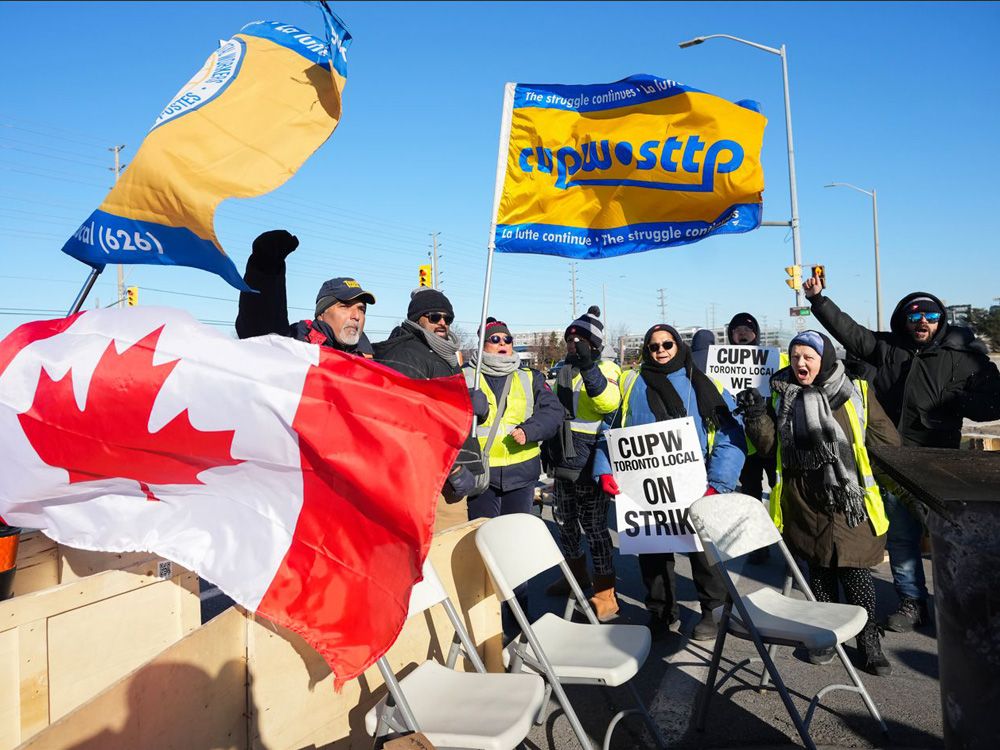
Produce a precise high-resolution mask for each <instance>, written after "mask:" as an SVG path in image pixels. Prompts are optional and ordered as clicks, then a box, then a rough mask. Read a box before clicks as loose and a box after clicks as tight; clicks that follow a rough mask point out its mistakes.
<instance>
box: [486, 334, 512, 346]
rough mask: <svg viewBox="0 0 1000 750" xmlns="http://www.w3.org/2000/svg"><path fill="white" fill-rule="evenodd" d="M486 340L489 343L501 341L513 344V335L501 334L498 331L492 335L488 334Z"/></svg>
mask: <svg viewBox="0 0 1000 750" xmlns="http://www.w3.org/2000/svg"><path fill="white" fill-rule="evenodd" d="M486 340H487V341H489V342H490V343H491V344H499V343H500V342H501V341H502V342H503V343H505V344H513V343H514V337H513V336H501V335H500V334H498V333H494V334H493V335H492V336H490V337H489V338H488V339H486Z"/></svg>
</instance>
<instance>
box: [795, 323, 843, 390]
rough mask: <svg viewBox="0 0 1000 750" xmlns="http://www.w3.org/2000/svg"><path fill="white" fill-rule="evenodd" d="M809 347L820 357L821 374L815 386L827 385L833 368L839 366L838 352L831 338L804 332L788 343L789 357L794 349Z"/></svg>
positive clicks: (812, 332)
mask: <svg viewBox="0 0 1000 750" xmlns="http://www.w3.org/2000/svg"><path fill="white" fill-rule="evenodd" d="M794 346H808V347H810V348H811V349H813V350H815V351H816V353H817V354H819V357H820V366H819V373H818V374H817V375H816V380H815V382H814V383H813V385H820V384H821V383H825V382H826V380H827V378H829V377H830V375H831V374H833V368H834V367H836V366H837V352H836V350H835V349H834V347H833V342H832V341H830V338H829V337H828V336H826V335H824V334H822V333H820V332H819V331H802V333H799V334H796V336H795V337H794V338H793V339H792V340H791V341H789V342H788V355H789V357H791V354H792V347H794Z"/></svg>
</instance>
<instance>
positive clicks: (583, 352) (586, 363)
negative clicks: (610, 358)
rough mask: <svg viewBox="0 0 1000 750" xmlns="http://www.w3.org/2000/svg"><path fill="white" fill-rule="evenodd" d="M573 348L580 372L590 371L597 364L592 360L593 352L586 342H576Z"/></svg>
mask: <svg viewBox="0 0 1000 750" xmlns="http://www.w3.org/2000/svg"><path fill="white" fill-rule="evenodd" d="M573 348H574V349H576V356H577V357H578V358H579V360H578V362H577V364H578V366H579V368H580V372H584V371H586V370H590V369H592V368H593V367H594V365H596V364H597V362H596V361H595V360H594V350H593V349H591V348H590V344H589V343H587V342H586V341H577V342H575V343H574V344H573Z"/></svg>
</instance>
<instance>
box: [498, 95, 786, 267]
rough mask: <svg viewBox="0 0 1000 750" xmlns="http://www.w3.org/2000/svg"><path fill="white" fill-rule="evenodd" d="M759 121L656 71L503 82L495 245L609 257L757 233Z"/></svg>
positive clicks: (751, 109)
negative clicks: (566, 81) (582, 81)
mask: <svg viewBox="0 0 1000 750" xmlns="http://www.w3.org/2000/svg"><path fill="white" fill-rule="evenodd" d="M766 123H767V120H766V118H765V117H764V116H763V115H761V114H760V112H759V109H758V107H757V105H756V103H754V102H749V101H744V102H738V103H735V104H734V103H732V102H728V101H726V100H724V99H720V98H719V97H717V96H713V95H712V94H707V93H705V92H702V91H698V90H697V89H694V88H691V87H689V86H684V85H682V84H679V83H677V82H676V81H671V80H667V79H664V78H658V77H656V76H648V75H637V76H631V77H629V78H626V79H623V80H621V81H617V82H615V83H609V84H592V85H558V84H555V85H537V84H520V83H519V84H507V89H506V95H505V100H504V120H503V125H502V133H501V148H500V154H499V159H498V164H497V192H496V195H495V204H496V207H497V215H496V231H495V234H494V244H495V248H496V251H497V252H505V253H542V254H547V255H558V256H562V257H569V258H579V259H588V258H607V257H612V256H616V255H625V254H628V253H638V252H643V251H646V250H653V249H656V248H662V247H669V246H672V245H683V244H687V243H691V242H696V241H698V240H701V239H704V238H705V237H709V236H711V235H715V234H723V233H733V232H747V231H750V230H753V229H756V228H757V227H758V226H760V221H761V207H762V202H763V195H762V193H763V190H764V171H763V168H762V167H761V163H760V152H761V147H762V145H763V138H764V126H765V124H766ZM504 144H506V148H505V146H504Z"/></svg>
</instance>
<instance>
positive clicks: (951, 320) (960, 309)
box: [944, 305, 972, 326]
mask: <svg viewBox="0 0 1000 750" xmlns="http://www.w3.org/2000/svg"><path fill="white" fill-rule="evenodd" d="M944 314H945V318H946V319H947V321H948V324H949V325H953V326H967V325H969V318H970V317H972V305H948V306H947V307H945V308H944Z"/></svg>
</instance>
